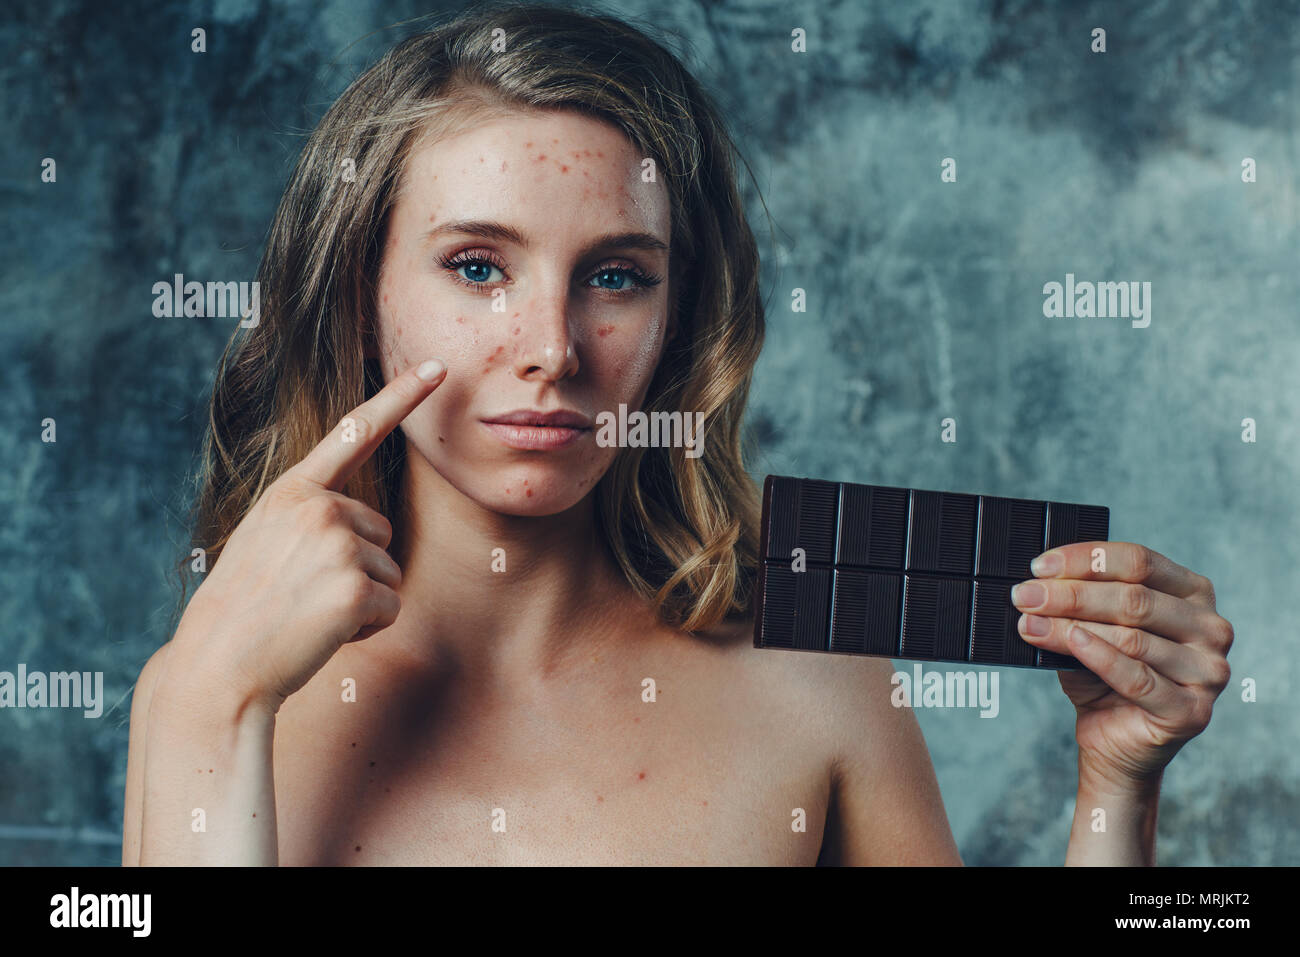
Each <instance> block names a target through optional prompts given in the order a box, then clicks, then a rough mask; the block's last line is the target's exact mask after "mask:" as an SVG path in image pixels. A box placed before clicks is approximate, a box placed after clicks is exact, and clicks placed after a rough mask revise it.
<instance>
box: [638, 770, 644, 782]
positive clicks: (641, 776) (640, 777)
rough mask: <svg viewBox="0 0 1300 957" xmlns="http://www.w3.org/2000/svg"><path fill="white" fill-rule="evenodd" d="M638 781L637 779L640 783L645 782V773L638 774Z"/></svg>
mask: <svg viewBox="0 0 1300 957" xmlns="http://www.w3.org/2000/svg"><path fill="white" fill-rule="evenodd" d="M636 779H637V780H638V781H644V780H645V772H644V771H642V772H641V773H640V774H638V775H637V776H636Z"/></svg>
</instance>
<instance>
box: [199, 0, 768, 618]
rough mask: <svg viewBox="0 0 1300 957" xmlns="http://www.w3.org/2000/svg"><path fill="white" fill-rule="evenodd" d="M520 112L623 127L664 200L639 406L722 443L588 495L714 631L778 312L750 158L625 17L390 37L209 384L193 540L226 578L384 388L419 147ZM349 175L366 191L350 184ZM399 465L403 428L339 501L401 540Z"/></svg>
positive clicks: (300, 188)
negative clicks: (654, 364)
mask: <svg viewBox="0 0 1300 957" xmlns="http://www.w3.org/2000/svg"><path fill="white" fill-rule="evenodd" d="M496 31H504V32H503V33H497V32H496ZM498 38H500V39H498ZM501 40H503V41H504V49H500V46H501ZM494 41H496V43H495V47H496V48H494ZM520 110H577V111H581V112H583V113H584V114H586V115H589V116H592V117H595V118H598V119H600V120H602V121H604V122H607V123H611V124H613V125H614V126H615V127H617V128H618V129H620V130H621V131H622V132H623V133H624V134H626V135H627V137H628V138H629V139H630V140H631V142H632V143H633V144H635V146H636V147H637V148H638V149H639V150H641V151H642V152H643V155H645V156H648V157H652V158H653V159H654V160H655V164H656V167H657V170H658V171H659V173H660V175H661V176H662V177H663V181H664V182H665V185H666V186H667V189H668V192H669V196H670V200H671V205H672V235H671V243H670V246H671V251H670V258H671V268H670V277H669V283H670V284H669V290H670V296H672V301H673V307H674V309H675V311H676V315H677V321H678V330H679V331H678V333H677V335H676V336H675V337H674V338H673V339H672V340H671V341H670V342H669V343H668V344H667V345H666V347H665V353H664V356H663V358H662V360H661V362H660V366H659V368H658V370H657V372H656V374H655V377H654V379H653V380H652V382H651V385H650V388H649V390H648V392H647V394H646V401H645V411H647V412H654V411H665V412H671V411H674V410H691V411H698V412H703V413H704V422H705V423H706V427H707V428H708V429H709V441H708V442H707V443H706V445H705V451H704V453H703V454H702V455H700V456H699V457H698V458H689V457H687V456H686V454H685V453H686V451H687V450H685V449H682V448H644V449H642V448H626V449H621V450H620V451H619V453H618V456H617V457H616V459H615V460H614V462H613V464H612V465H611V466H610V468H609V470H608V471H607V472H606V474H605V475H604V476H603V477H602V479H601V481H600V483H599V484H598V485H597V487H596V491H595V494H596V495H597V497H598V498H597V510H596V511H597V515H598V520H599V522H600V525H601V528H602V532H603V534H604V537H605V539H606V541H607V542H608V544H609V547H610V551H611V553H612V555H613V556H614V559H615V560H616V562H617V563H618V565H619V567H620V568H621V570H622V572H623V573H624V575H625V576H626V578H627V581H628V582H629V583H630V584H631V586H632V587H633V589H635V591H636V592H637V593H638V594H640V595H641V596H642V597H643V598H645V599H646V600H647V601H648V602H650V603H651V605H652V606H653V607H654V608H655V610H656V613H657V614H658V616H659V618H660V620H661V621H663V622H664V623H666V624H668V625H671V626H673V627H676V628H680V629H683V630H686V631H701V630H706V629H708V628H711V627H713V626H714V625H716V624H718V623H719V622H720V621H722V620H723V619H726V618H730V617H734V616H737V615H743V614H745V613H747V612H748V611H749V606H750V602H751V595H752V589H753V582H754V577H755V571H756V567H757V561H758V555H757V552H758V521H759V492H758V489H757V488H756V487H755V485H754V483H753V481H752V480H751V479H750V477H749V475H748V474H747V472H746V469H745V465H744V462H743V461H742V460H743V457H744V455H743V452H742V434H741V419H742V416H743V413H744V408H745V403H746V400H747V398H748V394H749V386H750V380H751V377H752V372H753V368H754V364H755V362H756V361H757V359H758V354H759V351H760V349H761V347H762V342H763V330H764V315H763V306H762V303H761V300H760V295H759V288H758V286H759V261H758V251H757V246H756V244H755V241H754V237H753V234H752V233H751V231H750V228H749V225H748V222H747V221H746V218H745V214H744V210H743V209H742V205H741V202H740V197H739V194H738V191H737V186H736V161H737V160H739V162H741V163H744V160H743V158H742V157H740V154H739V151H738V150H737V149H736V147H735V145H734V143H733V142H732V140H731V138H730V136H729V134H728V132H727V130H726V127H725V124H724V123H723V121H722V118H721V115H720V112H719V110H718V109H717V107H716V106H715V104H714V103H713V101H712V100H711V98H710V97H709V96H708V95H707V94H706V92H705V91H704V90H703V89H702V88H701V87H700V85H699V84H698V82H697V81H696V80H695V78H694V77H692V76H691V75H690V73H688V72H687V70H686V69H685V67H684V66H683V65H682V64H681V62H680V61H679V60H678V59H677V57H676V56H675V55H673V54H672V53H671V52H669V50H668V49H666V48H665V47H664V46H663V45H661V44H660V43H659V42H658V41H656V40H653V39H651V38H650V37H649V36H648V35H647V34H646V33H645V32H643V31H642V30H640V29H637V28H634V27H633V26H631V25H630V24H628V23H626V22H624V21H622V20H619V19H615V18H613V17H609V16H604V15H599V14H593V13H586V12H582V11H579V10H574V9H567V8H566V9H559V8H555V7H551V6H546V5H540V4H500V3H489V4H479V5H476V6H475V7H473V8H472V9H470V10H467V11H465V12H463V13H461V14H460V15H459V16H457V17H455V18H454V19H452V20H450V21H449V22H446V23H444V24H442V25H441V26H438V27H437V28H436V29H433V30H431V31H430V32H425V33H421V34H419V35H417V36H412V37H410V38H408V39H406V40H403V41H402V42H400V43H398V44H397V45H396V46H395V47H393V48H392V49H391V50H389V51H388V53H387V54H386V55H385V56H384V57H383V58H382V59H381V60H380V61H379V62H378V63H376V64H375V65H374V66H373V67H371V68H370V69H369V70H367V71H366V72H365V73H364V74H362V75H361V76H360V77H358V78H357V79H356V80H355V81H354V82H353V83H352V84H351V85H350V86H349V87H348V88H347V90H346V91H345V92H344V93H343V94H342V95H341V96H340V97H339V98H338V100H337V101H336V102H335V103H334V104H333V105H332V106H331V107H330V109H329V111H328V112H327V113H326V114H325V116H324V118H323V119H322V120H321V121H320V123H319V125H318V126H317V127H316V129H315V130H314V132H313V133H312V134H311V137H310V139H309V140H308V142H307V144H306V146H305V148H304V149H303V151H302V154H301V156H300V157H299V159H298V162H297V165H296V167H295V169H294V172H293V175H292V178H291V179H290V181H289V183H288V185H287V186H286V188H285V191H284V194H283V197H282V198H281V201H280V205H279V208H278V209H277V211H276V214H275V219H274V221H273V222H272V225H271V228H270V234H269V237H268V240H267V245H266V248H265V251H264V253H263V256H262V260H261V265H260V267H259V269H258V274H257V278H258V281H259V283H260V284H261V292H262V310H261V317H260V322H259V324H258V325H256V326H255V327H254V328H252V329H250V330H242V329H237V330H236V332H235V334H234V336H232V338H231V340H230V342H229V343H228V344H227V346H226V349H225V352H224V353H223V355H222V357H221V360H220V362H219V365H218V368H217V373H216V379H215V383H214V386H213V391H212V397H211V401H210V414H209V425H208V430H207V434H206V437H205V440H204V444H203V451H202V459H201V463H200V467H199V474H198V476H197V479H196V482H197V486H198V488H197V495H196V497H195V499H194V505H193V514H192V522H191V528H192V542H191V545H192V547H197V548H203V549H205V550H206V553H207V557H208V561H209V563H210V564H214V563H215V562H216V561H217V560H218V559H219V558H220V553H221V549H222V548H223V547H224V545H225V543H226V541H227V539H228V538H229V536H230V534H231V533H232V532H233V531H234V529H235V527H236V526H237V525H238V523H239V522H240V520H241V519H242V518H243V516H244V515H245V514H246V513H247V512H248V510H249V509H250V508H251V507H252V506H253V504H254V503H255V502H256V501H257V499H258V497H259V496H260V495H261V494H262V491H263V490H264V489H265V488H266V486H267V485H268V484H269V483H270V482H272V481H274V480H275V479H276V477H277V476H279V475H280V474H281V473H282V472H283V471H284V470H285V469H287V468H288V467H289V466H291V465H292V464H293V463H295V462H297V461H299V460H301V459H302V457H303V456H304V455H306V454H307V452H308V451H309V450H310V449H311V448H312V447H313V446H314V445H316V444H317V443H318V442H319V441H320V440H321V439H322V438H323V437H324V436H325V435H326V434H327V433H328V432H329V431H330V429H331V428H332V427H333V426H334V424H335V423H337V422H338V421H339V419H341V418H342V417H343V416H344V415H346V414H347V413H348V412H349V411H350V410H352V409H353V408H355V407H356V406H357V405H359V404H360V403H361V402H362V401H364V400H365V399H366V398H368V397H369V396H371V395H373V394H374V393H375V392H376V391H377V390H378V389H379V388H381V387H382V385H383V378H382V373H381V372H380V369H379V366H378V363H377V361H376V360H375V359H367V358H365V352H366V349H365V346H366V341H367V337H370V336H373V329H372V328H371V327H370V324H369V322H368V321H367V320H368V317H371V316H374V315H375V283H376V282H377V277H378V274H379V266H380V261H381V254H382V250H383V248H384V234H385V228H386V223H387V219H388V214H389V211H390V209H391V208H392V206H393V203H394V200H395V198H396V194H397V190H398V189H399V186H400V183H401V181H402V173H403V170H404V167H405V165H406V159H407V157H408V155H409V154H410V153H411V151H412V149H413V147H414V146H415V145H416V144H417V143H419V142H423V141H424V139H423V138H424V137H426V136H432V137H438V136H442V135H448V134H450V133H451V132H453V131H455V130H458V129H462V128H464V126H465V125H467V124H470V123H473V122H476V121H479V122H481V121H482V120H483V119H484V118H485V117H486V116H492V115H498V114H506V113H511V112H517V111H520ZM348 160H351V162H352V164H353V165H354V168H355V176H345V175H341V173H342V172H343V170H344V169H345V168H347V167H346V161H348ZM746 169H747V170H748V165H747V164H746ZM750 175H751V178H752V172H751V174H750ZM372 354H375V355H377V352H376V353H372ZM404 455H405V440H404V439H403V438H402V436H401V431H400V430H396V431H394V432H393V433H392V434H391V435H390V436H389V437H388V439H387V440H386V441H385V442H384V444H383V446H382V447H381V448H380V449H379V450H378V452H377V453H376V454H375V456H373V457H372V458H371V460H370V461H369V462H368V463H366V465H365V466H364V467H363V468H362V470H361V471H360V472H358V473H357V475H356V476H355V477H354V478H353V479H352V480H351V482H350V483H349V484H348V487H347V488H346V489H345V492H346V494H348V495H350V496H352V497H354V498H356V499H358V500H360V501H363V502H365V503H366V504H367V505H369V506H370V507H372V508H374V509H376V510H377V511H379V512H381V513H382V514H384V515H385V516H387V517H388V518H389V520H390V521H393V523H394V525H395V526H396V525H397V524H398V523H397V521H394V515H395V514H396V513H399V512H400V507H401V503H402V501H403V499H402V473H403V468H402V465H403V460H404ZM187 563H188V559H187V560H186V562H183V563H182V577H183V583H182V601H184V597H183V596H184V590H185V575H186V572H185V569H186V568H187V567H188V564H187Z"/></svg>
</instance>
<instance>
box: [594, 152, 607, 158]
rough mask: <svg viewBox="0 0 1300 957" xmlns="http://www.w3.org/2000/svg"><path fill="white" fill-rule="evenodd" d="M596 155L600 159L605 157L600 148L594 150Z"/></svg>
mask: <svg viewBox="0 0 1300 957" xmlns="http://www.w3.org/2000/svg"><path fill="white" fill-rule="evenodd" d="M596 155H597V156H599V157H600V158H601V159H604V158H605V154H604V153H602V152H601V151H600V150H596Z"/></svg>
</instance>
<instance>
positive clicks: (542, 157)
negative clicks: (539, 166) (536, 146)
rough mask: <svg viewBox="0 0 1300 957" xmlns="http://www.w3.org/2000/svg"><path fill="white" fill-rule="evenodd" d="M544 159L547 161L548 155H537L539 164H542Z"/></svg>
mask: <svg viewBox="0 0 1300 957" xmlns="http://www.w3.org/2000/svg"><path fill="white" fill-rule="evenodd" d="M544 159H546V154H545V153H538V154H537V162H539V163H540V162H541V161H542V160H544Z"/></svg>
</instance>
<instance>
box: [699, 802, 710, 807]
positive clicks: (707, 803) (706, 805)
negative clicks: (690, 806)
mask: <svg viewBox="0 0 1300 957" xmlns="http://www.w3.org/2000/svg"><path fill="white" fill-rule="evenodd" d="M708 806H709V802H708V801H701V802H700V807H708Z"/></svg>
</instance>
